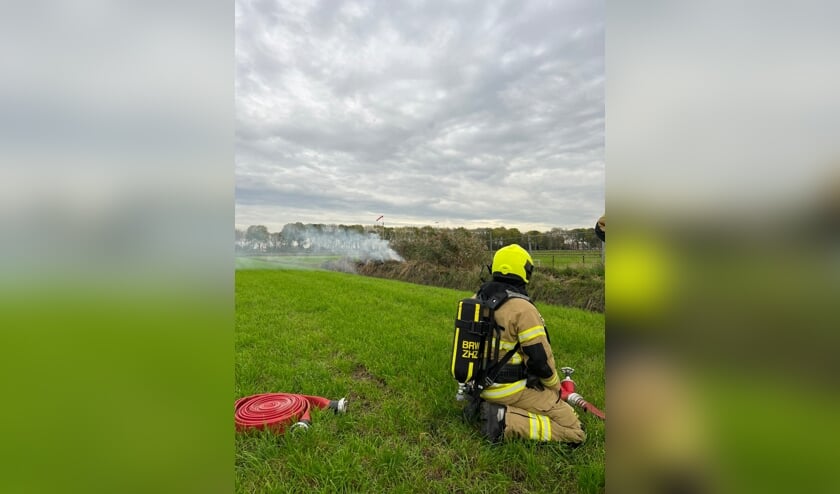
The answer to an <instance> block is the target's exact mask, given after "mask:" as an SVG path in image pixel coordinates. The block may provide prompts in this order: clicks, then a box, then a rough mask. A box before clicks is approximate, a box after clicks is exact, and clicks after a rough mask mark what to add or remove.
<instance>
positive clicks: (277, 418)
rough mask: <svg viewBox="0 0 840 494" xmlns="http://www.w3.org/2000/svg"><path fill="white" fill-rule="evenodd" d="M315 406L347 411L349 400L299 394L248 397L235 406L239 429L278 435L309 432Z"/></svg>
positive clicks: (240, 399)
mask: <svg viewBox="0 0 840 494" xmlns="http://www.w3.org/2000/svg"><path fill="white" fill-rule="evenodd" d="M312 407H317V408H320V409H322V410H323V409H325V408H331V409H332V410H333V411H334V412H335V413H345V412H347V399H346V398H341V399H340V400H330V399H328V398H322V397H320V396H309V395H297V394H289V393H262V394H257V395H251V396H245V397H242V398H239V399H238V400H236V403H235V404H234V419H235V421H236V430H237V431H239V432H243V431H245V430H248V429H270V430H273V431H274V432H277V433H278V434H282V433H283V432H285V430H286V427H287V426H288V425H289V424H292V426H291V430H295V429H298V428H300V429H304V430H305V429H309V426H310V425H311V424H312V419H311V417H310V411H311V408H312Z"/></svg>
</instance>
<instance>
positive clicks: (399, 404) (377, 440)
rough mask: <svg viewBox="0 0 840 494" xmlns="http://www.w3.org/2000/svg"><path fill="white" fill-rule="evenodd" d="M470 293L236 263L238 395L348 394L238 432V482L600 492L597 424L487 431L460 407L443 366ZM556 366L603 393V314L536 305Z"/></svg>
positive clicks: (271, 487) (246, 488)
mask: <svg viewBox="0 0 840 494" xmlns="http://www.w3.org/2000/svg"><path fill="white" fill-rule="evenodd" d="M468 295H469V293H468V292H460V291H456V290H450V289H443V288H435V287H428V286H418V285H413V284H408V283H403V282H398V281H391V280H383V279H376V278H368V277H363V276H356V275H350V274H345V273H336V272H325V271H300V270H240V271H237V273H236V333H235V345H236V360H235V374H236V376H235V392H234V395H235V396H234V398H239V397H242V396H247V395H252V394H257V393H265V392H289V393H301V394H310V395H317V396H324V397H327V398H332V399H336V398H340V397H342V396H346V397H348V399H349V400H350V408H349V411H348V413H347V414H345V415H333V413H332V412H330V411H321V410H316V411H315V412H314V413H313V417H312V420H313V426H312V428H311V429H309V431H307V432H306V433H295V434H288V435H285V436H277V435H274V434H271V433H266V432H259V431H258V432H249V433H247V434H237V435H236V490H237V492H278V493H280V492H283V493H285V492H445V493H450V492H601V491H603V488H604V424H603V423H602V422H600V421H598V420H597V419H595V418H594V417H592V416H591V415H585V414H584V413H583V412H581V418H582V420H583V421H584V423H585V426H586V429H587V431H588V433H589V440H588V441H587V443H585V444H584V445H583V446H582V447H580V448H578V449H570V448H569V447H567V446H563V445H559V444H538V443H533V442H530V441H512V442H508V443H505V444H502V445H499V446H492V445H489V444H487V443H485V442H484V441H483V440H482V438H481V437H480V435H479V433H478V431H477V430H476V429H474V428H473V427H472V426H468V425H467V424H464V423H463V422H462V421H461V419H460V406H459V402H457V401H455V399H454V394H455V390H456V385H455V382H454V380H453V379H452V377H451V375H450V374H449V369H448V366H449V358H450V352H451V344H452V325H453V317H454V315H455V306H456V304H457V301H458V300H459V299H460V298H463V297H465V296H468ZM538 307H539V308H540V310H541V312H542V314H543V316H544V317H545V319H546V323H547V326H548V328H549V331H550V334H551V338H552V345H553V347H554V351H555V357H556V359H557V362H558V366H562V365H570V366H572V367H575V369H576V370H577V372H576V374H575V381H576V382H577V385H578V390H579V391H580V392H581V394H583V395H584V396H585V397H586V398H588V399H589V400H590V401H592V402H593V403H595V404H596V405H601V406H602V408H603V405H604V359H603V353H604V316H603V314H596V313H591V312H586V311H583V310H578V309H565V308H561V307H556V306H544V305H540V304H538Z"/></svg>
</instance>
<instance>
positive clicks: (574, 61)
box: [235, 0, 605, 231]
mask: <svg viewBox="0 0 840 494" xmlns="http://www.w3.org/2000/svg"><path fill="white" fill-rule="evenodd" d="M235 15H236V82H235V89H236V225H237V227H239V228H244V227H247V226H248V225H252V224H262V225H266V226H267V227H268V228H269V230H271V231H279V230H280V229H281V228H282V226H283V225H284V224H286V223H290V222H296V221H300V222H303V223H325V224H363V225H368V224H373V223H374V222H375V220H376V219H377V218H378V217H379V216H382V215H384V218H383V220H382V221H384V223H385V225H386V226H408V225H415V226H423V225H433V226H441V227H444V226H447V227H458V226H465V227H467V228H477V227H484V226H490V227H492V226H505V227H508V228H512V227H516V228H519V229H521V230H531V229H537V230H540V231H545V230H549V229H551V228H553V227H561V228H574V227H591V226H594V224H595V222H596V221H597V219H598V217H599V216H600V215H601V214H603V213H604V176H605V175H604V171H605V163H604V5H603V2H602V1H591V0H566V1H553V2H549V1H519V0H513V1H486V0H480V1H440V2H437V1H435V2H432V1H392V0H382V1H362V2H338V1H322V2H318V1H314V0H311V1H292V0H267V1H248V0H237V2H236V4H235Z"/></svg>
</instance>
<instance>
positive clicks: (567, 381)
mask: <svg viewBox="0 0 840 494" xmlns="http://www.w3.org/2000/svg"><path fill="white" fill-rule="evenodd" d="M560 371H561V372H562V373H563V374H564V375H565V376H566V377H565V378H564V379H563V380H562V381H560V399H561V400H563V401H565V402H566V403H568V404H569V405H574V406H578V407H581V408H583V409H584V410H586V411H587V412H589V413H591V414H592V415H595V416H596V417H598V418H599V419H601V420H607V417H606V415H604V412H602V411H601V410H598V409H597V408H596V407H595V405H593V404H592V403H589V402H588V401H586V400H584V399H583V396H581V395H579V394H577V393H576V392H575V382H574V381H572V373H573V372H574V371H575V370H574V369H572V368H571V367H563V368H562V369H560Z"/></svg>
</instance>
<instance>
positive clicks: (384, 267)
mask: <svg viewBox="0 0 840 494" xmlns="http://www.w3.org/2000/svg"><path fill="white" fill-rule="evenodd" d="M355 272H356V273H358V274H361V275H363V276H371V277H375V278H385V279H391V280H398V281H405V282H408V283H415V284H418V285H428V286H437V287H441V288H452V289H455V290H465V291H474V290H476V289H477V288H478V287H479V285H481V283H482V282H481V271H480V270H479V269H478V268H476V269H472V270H462V269H457V268H450V267H445V266H441V265H439V264H433V263H429V262H424V261H404V262H398V261H368V262H364V263H362V262H360V263H357V264H356V266H355ZM484 274H485V276H486V274H487V273H486V271H485V273H484ZM528 293H529V294H530V295H531V298H532V299H534V301H536V302H541V303H546V304H552V305H562V306H566V307H576V308H579V309H584V310H588V311H592V312H601V313H603V312H604V305H605V304H604V267H603V265H599V266H596V267H586V268H564V269H553V268H539V269H538V270H535V271H534V279H533V281H532V282H531V283H530V285H529V286H528Z"/></svg>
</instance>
